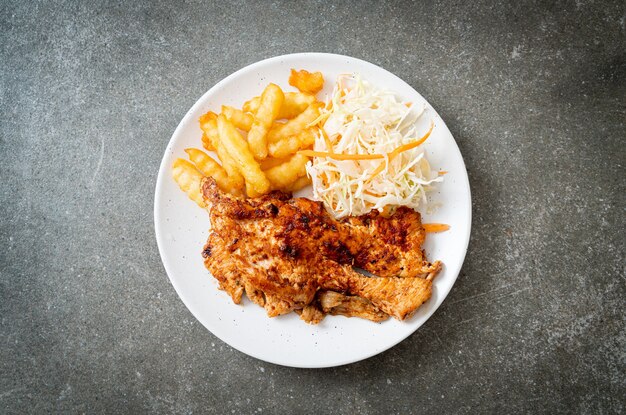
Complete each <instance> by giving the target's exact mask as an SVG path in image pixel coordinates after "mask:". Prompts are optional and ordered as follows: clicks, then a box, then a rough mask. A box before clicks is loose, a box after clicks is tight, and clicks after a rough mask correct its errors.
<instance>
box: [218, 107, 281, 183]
mask: <svg viewBox="0 0 626 415" xmlns="http://www.w3.org/2000/svg"><path fill="white" fill-rule="evenodd" d="M217 130H218V132H219V137H220V144H222V145H223V147H224V149H225V150H226V152H227V153H228V155H229V156H230V157H231V158H232V159H233V160H234V161H235V162H236V163H237V168H238V169H239V172H240V173H241V175H242V176H243V177H244V180H245V182H246V190H247V189H249V188H251V189H252V191H253V192H254V193H255V194H258V195H263V194H265V193H267V192H269V189H270V182H269V181H268V179H267V178H266V177H265V175H264V174H263V171H261V167H260V166H259V163H258V162H257V161H256V160H255V159H254V155H253V154H252V152H251V151H250V148H249V147H248V143H246V140H244V138H243V137H242V136H241V134H239V132H238V131H237V129H236V128H235V126H234V125H233V124H232V123H231V122H230V121H228V120H227V119H226V117H225V116H224V115H219V116H218V118H217Z"/></svg>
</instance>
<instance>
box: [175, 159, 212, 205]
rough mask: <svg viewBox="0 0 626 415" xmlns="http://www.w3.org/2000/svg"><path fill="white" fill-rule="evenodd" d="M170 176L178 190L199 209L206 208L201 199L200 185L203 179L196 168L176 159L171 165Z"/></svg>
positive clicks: (183, 160)
mask: <svg viewBox="0 0 626 415" xmlns="http://www.w3.org/2000/svg"><path fill="white" fill-rule="evenodd" d="M172 176H173V177H174V181H176V183H177V184H178V187H180V189H181V190H182V191H183V192H185V193H187V196H188V197H189V199H191V200H193V201H194V202H196V204H197V205H198V206H200V207H201V208H206V203H205V202H204V198H203V197H202V191H201V189H200V183H201V182H202V178H203V177H204V176H203V175H202V173H200V172H199V171H198V170H197V169H196V167H195V166H194V165H193V164H191V163H190V162H188V161H187V160H185V159H176V161H174V163H173V164H172Z"/></svg>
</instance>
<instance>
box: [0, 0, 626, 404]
mask: <svg viewBox="0 0 626 415" xmlns="http://www.w3.org/2000/svg"><path fill="white" fill-rule="evenodd" d="M121 3H122V4H120V3H118V2H95V1H81V2H71V1H59V2H54V3H52V2H50V3H47V2H46V3H37V2H23V1H16V2H2V5H1V6H0V46H1V48H0V92H1V94H0V123H1V125H0V241H1V245H0V246H1V249H0V317H1V323H0V333H1V336H0V413H3V414H14V413H15V414H17V413H44V412H64V413H65V412H69V413H81V412H86V413H103V412H108V413H147V412H150V413H215V414H224V413H236V414H240V413H241V414H251V413H285V414H291V413H293V414H298V413H333V412H336V413H347V414H379V413H381V414H383V413H384V414H391V413H398V414H411V413H496V412H497V413H524V412H526V413H549V414H554V413H572V412H577V413H594V414H595V413H620V412H623V411H624V410H625V406H626V402H625V396H626V333H625V326H626V324H625V313H624V304H625V298H626V284H625V281H626V275H625V269H624V264H625V262H626V261H625V243H624V240H625V234H626V232H625V229H624V210H625V208H626V203H625V202H626V201H625V195H626V176H625V173H624V163H625V162H626V160H625V159H626V150H625V141H626V128H625V125H624V123H625V122H626V81H625V79H626V52H625V51H626V28H625V20H626V6H625V3H624V2H623V1H606V2H602V1H595V2H592V1H576V2H573V1H572V2H551V1H545V2H528V1H520V2H502V3H494V2H484V1H457V2H444V1H434V2H423V3H410V2H366V3H352V4H350V3H346V2H343V3H341V4H336V5H332V4H328V3H327V2H323V1H320V2H311V3H309V2H307V3H298V4H296V3H292V2H284V3H282V2H272V3H270V2H250V3H240V2H216V3H214V4H212V5H211V4H200V3H195V2H194V3H193V4H188V3H185V4H182V3H180V4H178V3H179V2H169V1H160V2H121ZM303 51H322V52H334V53H341V54H347V55H351V56H355V57H358V58H362V59H365V60H368V61H371V62H373V63H375V64H378V65H381V66H382V67H384V68H386V69H388V70H390V71H391V72H393V73H395V74H397V75H399V76H400V77H401V78H403V79H405V80H406V81H407V82H408V83H409V84H411V85H412V86H414V87H415V89H417V90H418V91H419V92H421V93H422V94H423V95H424V96H425V97H426V98H427V99H428V100H429V101H430V102H431V103H432V104H433V106H434V107H435V108H436V109H437V110H438V111H439V113H440V114H441V116H442V117H443V119H444V120H445V121H446V123H447V124H448V126H449V127H450V130H451V131H452V134H453V135H454V137H455V138H456V140H457V142H458V144H459V146H460V148H461V151H462V153H463V156H464V158H465V161H466V164H467V168H468V171H469V175H470V182H471V187H472V196H473V209H474V223H473V230H472V238H471V243H470V247H469V252H468V256H467V259H466V262H465V265H464V267H463V270H462V272H461V275H460V276H459V279H458V281H457V283H456V285H455V286H454V288H453V290H452V292H451V293H450V295H449V297H448V298H447V300H446V301H445V302H444V304H443V306H442V307H441V308H440V309H439V310H438V311H437V313H436V314H435V315H434V316H433V317H432V318H431V319H430V320H429V321H428V322H427V323H426V324H425V325H424V326H423V327H422V328H421V329H419V330H418V331H417V332H416V333H415V334H414V335H412V336H411V337H409V338H408V339H407V340H406V341H404V342H402V343H401V344H400V345H398V346H396V347H394V348H392V349H391V350H389V351H387V352H385V353H382V354H381V355H378V356H376V357H373V358H371V359H369V360H366V361H362V362H359V363H356V364H352V365H349V366H345V367H339V368H334V369H325V370H298V369H290V368H285V367H279V366H274V365H271V364H267V363H264V362H261V361H258V360H255V359H253V358H251V357H248V356H246V355H243V354H241V353H239V352H237V351H235V350H233V349H231V348H230V347H229V346H228V345H225V344H223V343H222V342H221V341H219V340H218V339H217V338H215V337H214V336H213V335H212V334H211V333H210V332H208V331H207V330H206V329H205V328H204V327H202V326H201V325H200V324H199V323H198V322H197V321H196V320H195V319H194V317H193V316H192V315H191V314H190V313H189V312H188V311H187V309H186V308H185V306H184V305H183V303H182V302H181V301H180V300H179V298H178V297H177V295H176V293H175V291H174V289H173V288H172V286H171V285H170V283H169V280H168V278H167V276H166V274H165V271H164V269H163V267H162V265H161V261H160V258H159V254H158V252H157V247H156V242H155V238H154V228H153V216H152V206H153V194H154V186H155V180H156V174H157V170H158V166H159V163H160V160H161V157H162V154H163V152H164V150H165V146H166V144H167V141H168V140H169V138H170V136H171V134H172V132H173V131H174V129H175V127H176V125H177V124H178V122H179V121H180V119H181V118H182V117H183V115H184V114H185V113H186V111H187V110H188V109H189V107H190V106H191V105H192V104H193V103H194V102H195V101H196V99H197V98H198V97H200V95H202V94H203V93H204V92H205V91H206V90H207V89H209V88H210V87H211V86H212V85H214V84H215V83H216V82H217V81H219V80H220V79H222V78H223V77H225V76H227V75H228V74H230V73H232V72H233V71H235V70H237V69H239V68H241V67H243V66H245V65H247V64H250V63H253V62H255V61H257V60H260V59H263V58H267V57H270V56H275V55H280V54H284V53H291V52H303Z"/></svg>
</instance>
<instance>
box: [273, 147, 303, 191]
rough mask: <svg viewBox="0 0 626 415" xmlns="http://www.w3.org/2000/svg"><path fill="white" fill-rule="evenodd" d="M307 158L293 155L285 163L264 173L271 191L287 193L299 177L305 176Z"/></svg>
mask: <svg viewBox="0 0 626 415" xmlns="http://www.w3.org/2000/svg"><path fill="white" fill-rule="evenodd" d="M308 161H309V158H308V157H306V156H303V155H302V154H295V155H293V156H292V157H291V158H290V159H289V160H288V161H287V162H285V163H283V164H280V165H278V166H275V167H272V168H271V169H268V170H266V171H265V175H266V176H267V179H268V180H269V181H270V183H271V184H272V189H276V190H283V191H289V189H290V188H291V186H292V185H293V184H294V182H295V181H296V180H298V179H299V178H300V177H304V176H306V169H305V166H306V163H307V162H308Z"/></svg>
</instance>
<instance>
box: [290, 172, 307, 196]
mask: <svg viewBox="0 0 626 415" xmlns="http://www.w3.org/2000/svg"><path fill="white" fill-rule="evenodd" d="M310 184H311V179H309V178H308V177H307V176H302V177H300V178H299V179H297V180H296V181H295V182H293V183H292V184H291V185H290V186H287V187H286V188H285V190H284V191H286V192H291V193H293V192H296V191H298V190H300V189H302V188H305V187H307V186H308V185H310Z"/></svg>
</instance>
